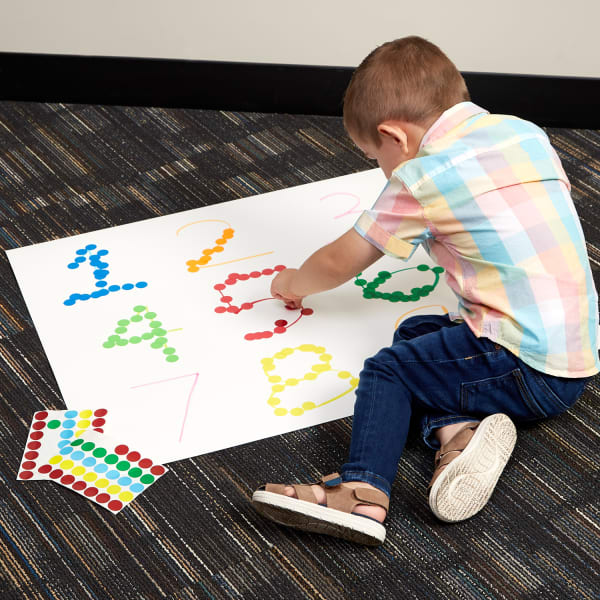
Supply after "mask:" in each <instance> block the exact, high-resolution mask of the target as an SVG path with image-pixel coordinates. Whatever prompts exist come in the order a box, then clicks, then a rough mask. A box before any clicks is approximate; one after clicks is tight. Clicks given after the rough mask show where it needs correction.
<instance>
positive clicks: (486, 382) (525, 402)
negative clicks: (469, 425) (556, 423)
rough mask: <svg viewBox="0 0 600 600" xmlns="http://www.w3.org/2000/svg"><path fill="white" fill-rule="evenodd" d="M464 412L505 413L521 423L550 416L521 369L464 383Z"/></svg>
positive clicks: (475, 413) (462, 387)
mask: <svg viewBox="0 0 600 600" xmlns="http://www.w3.org/2000/svg"><path fill="white" fill-rule="evenodd" d="M460 404H461V411H463V412H464V414H469V415H479V414H481V415H490V414H494V413H500V412H501V413H504V414H506V415H508V416H509V417H511V418H513V419H515V420H518V421H536V420H539V419H543V418H545V417H547V416H548V415H547V414H546V412H545V411H544V409H543V408H542V407H541V406H540V404H539V403H538V402H537V400H536V399H535V397H534V396H533V394H532V393H531V391H530V389H529V386H528V385H527V383H526V381H525V377H524V376H523V372H522V371H521V369H520V368H517V369H514V370H512V371H509V372H508V373H505V374H503V375H499V376H497V377H488V378H486V379H480V380H478V381H469V382H464V383H462V384H461V398H460Z"/></svg>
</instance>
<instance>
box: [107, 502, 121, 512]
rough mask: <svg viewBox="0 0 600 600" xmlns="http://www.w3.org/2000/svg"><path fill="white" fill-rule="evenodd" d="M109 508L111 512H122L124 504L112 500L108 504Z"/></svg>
mask: <svg viewBox="0 0 600 600" xmlns="http://www.w3.org/2000/svg"><path fill="white" fill-rule="evenodd" d="M108 508H110V510H114V511H117V510H121V509H122V508H123V503H122V502H120V501H119V500H111V501H110V502H109V503H108Z"/></svg>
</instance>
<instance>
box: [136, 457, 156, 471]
mask: <svg viewBox="0 0 600 600" xmlns="http://www.w3.org/2000/svg"><path fill="white" fill-rule="evenodd" d="M152 464H153V463H152V461H151V460H150V459H149V458H142V460H140V462H139V465H140V467H142V469H147V468H148V467H151V466H152Z"/></svg>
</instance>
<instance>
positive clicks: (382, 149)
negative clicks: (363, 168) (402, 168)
mask: <svg viewBox="0 0 600 600" xmlns="http://www.w3.org/2000/svg"><path fill="white" fill-rule="evenodd" d="M378 132H379V139H380V140H381V144H380V145H379V146H377V145H375V143H374V142H372V141H370V140H369V141H363V140H359V139H358V138H357V137H356V136H355V135H353V134H352V133H350V134H349V135H350V137H351V139H352V141H353V142H354V144H355V145H356V146H357V148H359V149H360V150H362V152H363V154H364V155H365V156H366V157H367V158H370V159H375V160H376V161H377V164H378V165H379V167H380V168H381V170H382V171H383V172H384V173H385V176H386V178H387V179H389V178H390V177H391V175H392V171H393V170H394V169H395V168H396V167H397V166H398V165H400V164H401V163H403V162H405V161H407V160H409V159H411V158H414V157H415V156H416V154H417V152H416V150H411V145H412V144H411V143H410V140H409V137H408V135H407V133H406V131H405V130H404V129H402V128H400V127H397V126H388V125H386V124H382V125H380V126H379V128H378Z"/></svg>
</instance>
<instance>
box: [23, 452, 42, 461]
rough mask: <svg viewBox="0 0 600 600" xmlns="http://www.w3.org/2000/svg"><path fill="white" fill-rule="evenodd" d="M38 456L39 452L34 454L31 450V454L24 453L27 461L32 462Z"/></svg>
mask: <svg viewBox="0 0 600 600" xmlns="http://www.w3.org/2000/svg"><path fill="white" fill-rule="evenodd" d="M39 455H40V453H39V452H34V451H33V450H32V451H31V452H25V458H26V459H27V460H34V459H35V458H37V457H38V456H39Z"/></svg>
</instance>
